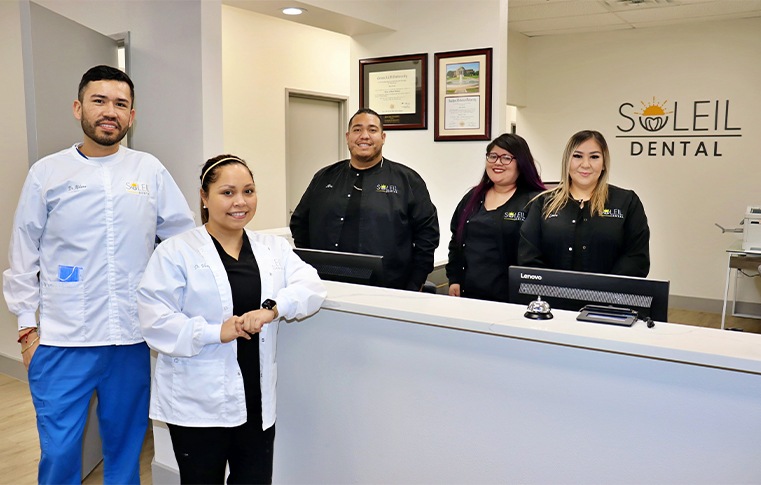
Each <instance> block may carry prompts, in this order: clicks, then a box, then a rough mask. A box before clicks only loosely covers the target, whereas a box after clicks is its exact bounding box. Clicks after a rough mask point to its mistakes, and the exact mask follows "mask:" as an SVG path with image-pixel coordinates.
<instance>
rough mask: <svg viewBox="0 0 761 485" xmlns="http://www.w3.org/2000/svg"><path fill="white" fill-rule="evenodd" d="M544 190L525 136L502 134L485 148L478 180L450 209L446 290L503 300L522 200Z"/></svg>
mask: <svg viewBox="0 0 761 485" xmlns="http://www.w3.org/2000/svg"><path fill="white" fill-rule="evenodd" d="M542 190H544V184H543V183H542V180H541V178H540V177H539V173H538V172H537V170H536V165H535V164H534V157H533V156H532V155H531V150H529V147H528V144H527V143H526V140H524V139H523V138H521V137H520V136H518V135H514V134H511V133H505V134H503V135H500V136H499V137H498V138H496V139H495V140H493V141H492V142H491V143H489V145H488V146H487V147H486V167H485V169H484V174H483V176H482V177H481V181H480V182H479V183H478V185H476V186H475V187H473V188H472V189H471V190H470V191H469V192H468V193H467V194H465V197H463V198H462V200H461V201H460V203H459V204H458V205H457V209H455V212H454V215H453V216H452V223H451V226H450V229H451V231H452V240H451V241H450V243H449V262H448V263H447V266H446V271H447V278H448V279H449V294H450V295H451V296H463V297H467V298H478V299H481V300H494V301H507V268H508V267H509V266H510V265H514V264H516V261H517V251H518V241H519V237H520V228H521V225H522V224H523V221H524V219H525V218H526V205H527V203H528V202H529V201H530V200H531V199H532V198H533V197H534V196H536V195H537V194H538V193H539V192H541V191H542Z"/></svg>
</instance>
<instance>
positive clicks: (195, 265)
mask: <svg viewBox="0 0 761 485" xmlns="http://www.w3.org/2000/svg"><path fill="white" fill-rule="evenodd" d="M208 267H209V265H208V264H206V263H201V264H194V265H193V269H195V270H199V269H207V268H208Z"/></svg>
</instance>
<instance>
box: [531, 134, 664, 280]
mask: <svg viewBox="0 0 761 485" xmlns="http://www.w3.org/2000/svg"><path fill="white" fill-rule="evenodd" d="M609 173H610V153H609V151H608V144H607V143H606V142H605V138H604V137H603V136H602V134H600V133H599V132H597V131H591V130H585V131H580V132H578V133H576V134H575V135H573V136H572V137H571V139H570V140H568V144H567V145H566V148H565V153H564V154H563V168H562V176H561V181H560V185H558V187H556V188H555V189H553V190H551V191H549V192H547V193H545V194H542V195H541V196H540V197H539V198H537V200H535V201H533V202H532V204H531V205H532V209H531V210H530V211H529V215H528V217H527V219H526V222H525V223H524V224H523V227H522V228H521V242H520V247H519V253H518V263H519V264H521V265H524V266H537V267H545V268H553V269H566V270H574V271H585V272H591V273H605V274H617V275H625V276H640V277H645V276H647V273H648V272H649V270H650V229H649V228H648V225H647V216H645V209H644V207H643V206H642V202H641V201H640V200H639V197H637V194H635V193H634V192H633V191H631V190H626V189H622V188H619V187H616V186H615V185H610V184H608V176H609Z"/></svg>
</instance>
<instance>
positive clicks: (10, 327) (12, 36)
mask: <svg viewBox="0 0 761 485" xmlns="http://www.w3.org/2000/svg"><path fill="white" fill-rule="evenodd" d="M20 14H21V13H20V10H19V4H18V3H17V2H0V65H2V66H3V67H2V69H0V86H2V89H0V106H2V107H3V116H0V147H2V150H3V156H2V158H0V180H2V181H3V190H0V205H2V206H3V207H4V208H5V210H4V211H3V213H4V215H3V217H2V218H0V271H5V270H6V269H7V268H8V259H7V254H8V243H9V239H10V237H9V235H10V233H11V222H12V220H13V212H14V211H15V208H16V204H17V203H18V198H19V195H20V193H21V186H22V184H23V183H24V178H26V171H27V170H28V169H29V162H28V160H27V158H28V152H27V144H26V140H27V139H26V106H25V104H24V69H23V64H22V59H21V22H20V21H19V17H20ZM74 89H75V90H76V88H74ZM73 99H74V98H72V101H73ZM16 328H17V327H16V317H15V316H14V315H12V314H11V313H10V312H8V307H7V306H6V305H5V303H3V304H2V305H0V354H2V355H6V356H8V357H12V358H14V359H16V360H21V358H20V356H19V355H18V351H19V347H18V344H17V343H16V338H17V337H18V333H17V331H16Z"/></svg>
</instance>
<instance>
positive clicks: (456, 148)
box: [350, 0, 507, 261]
mask: <svg viewBox="0 0 761 485" xmlns="http://www.w3.org/2000/svg"><path fill="white" fill-rule="evenodd" d="M383 5H384V7H385V9H386V11H387V12H390V15H393V18H394V20H395V21H396V24H395V27H396V28H397V29H398V30H397V31H395V32H391V33H381V34H368V35H363V36H357V37H355V38H354V42H353V43H352V57H351V78H352V97H351V100H350V106H351V107H353V108H355V109H356V108H357V107H358V103H359V82H358V79H359V59H364V58H374V57H383V56H391V55H401V54H416V53H420V52H427V53H428V93H427V99H428V129H427V130H408V131H389V132H387V135H386V144H385V146H384V149H383V154H384V155H385V156H386V157H388V158H389V159H391V160H394V161H398V162H401V163H404V164H405V165H408V166H410V167H412V168H413V169H415V170H416V171H417V172H418V173H420V175H421V176H422V177H423V179H424V180H425V181H426V184H427V185H428V190H429V192H430V193H431V198H432V200H433V203H434V204H435V205H436V208H437V209H438V213H439V225H440V227H441V243H440V244H439V249H438V250H437V252H436V260H437V261H444V260H446V258H447V244H448V243H449V238H450V237H451V234H450V232H449V222H450V219H451V218H452V213H453V212H454V209H455V206H456V205H457V202H459V201H460V199H461V198H462V196H463V195H464V194H465V192H467V190H468V189H469V188H470V187H472V186H474V185H475V184H477V183H478V181H479V179H480V177H481V174H482V173H483V170H484V159H483V154H484V153H485V150H486V145H487V144H488V142H486V141H468V142H434V141H433V135H434V121H433V120H434V112H435V110H434V102H435V101H434V99H433V90H434V54H435V53H437V52H448V51H458V50H467V49H478V48H485V47H492V48H493V49H494V50H493V55H492V62H493V65H492V67H493V94H492V131H491V137H492V138H495V137H497V136H498V135H499V134H501V133H503V132H504V131H505V130H506V127H505V108H504V107H505V105H506V100H507V94H506V92H507V83H506V72H507V0H481V1H478V2H461V1H437V2H430V1H420V2H405V1H387V2H383Z"/></svg>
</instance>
